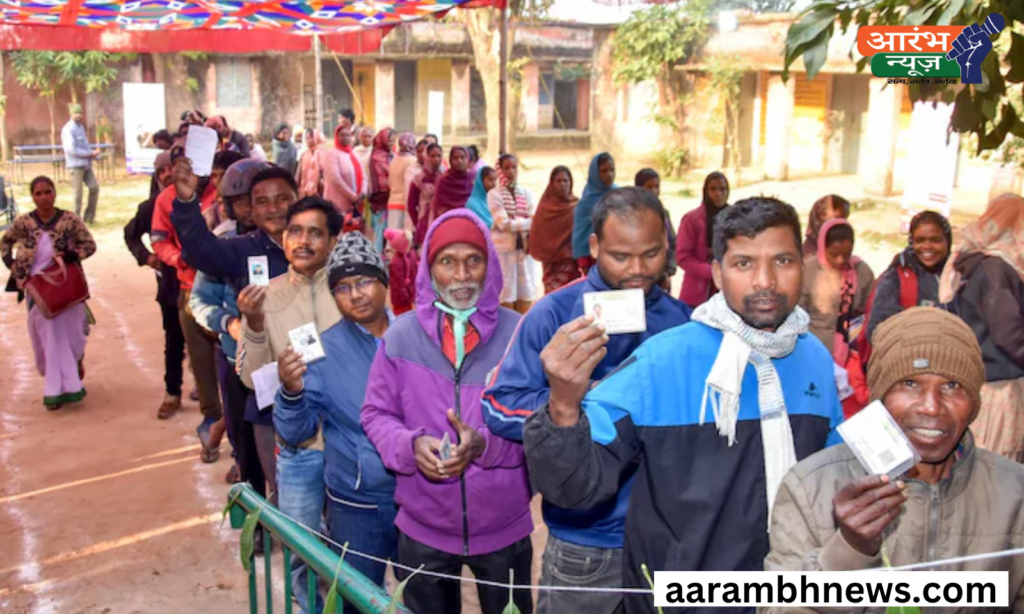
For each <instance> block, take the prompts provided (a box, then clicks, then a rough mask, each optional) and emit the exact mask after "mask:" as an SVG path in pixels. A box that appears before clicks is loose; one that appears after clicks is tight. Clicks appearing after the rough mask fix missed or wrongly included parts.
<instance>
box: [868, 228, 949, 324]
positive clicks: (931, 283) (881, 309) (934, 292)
mask: <svg viewBox="0 0 1024 614" xmlns="http://www.w3.org/2000/svg"><path fill="white" fill-rule="evenodd" d="M943 265H945V262H943ZM898 266H899V267H906V268H909V269H910V270H911V271H912V272H913V273H914V275H915V276H916V277H917V304H918V305H920V306H926V307H941V305H940V304H939V276H938V274H936V273H932V272H931V271H929V270H928V269H926V268H924V265H923V264H921V261H920V260H918V259H917V256H916V255H915V254H914V250H913V249H911V248H909V247H908V248H907V249H905V250H903V251H902V252H901V253H899V254H897V256H896V257H895V258H893V260H892V264H890V265H889V268H887V269H886V270H885V272H884V273H882V274H881V275H880V276H879V277H878V280H877V281H876V282H875V289H874V299H873V300H872V303H871V315H870V316H869V318H870V319H869V320H868V322H867V330H866V331H865V332H866V333H867V335H868V337H867V338H868V339H870V338H871V335H872V334H874V332H875V328H876V327H877V326H878V325H879V324H881V323H882V322H885V321H886V320H888V319H889V318H891V317H893V316H894V315H896V314H897V313H900V312H901V311H903V305H901V304H900V278H899V273H898V271H897V270H896V267H898ZM939 270H940V271H941V270H942V267H939Z"/></svg>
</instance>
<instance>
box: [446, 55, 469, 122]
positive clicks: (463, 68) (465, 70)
mask: <svg viewBox="0 0 1024 614" xmlns="http://www.w3.org/2000/svg"><path fill="white" fill-rule="evenodd" d="M470 74H471V71H470V68H469V62H467V61H464V60H452V93H451V96H450V98H451V109H452V118H451V125H452V134H457V135H458V134H465V133H467V132H469V123H470V115H469V109H470V105H471V103H472V96H471V95H470Z"/></svg>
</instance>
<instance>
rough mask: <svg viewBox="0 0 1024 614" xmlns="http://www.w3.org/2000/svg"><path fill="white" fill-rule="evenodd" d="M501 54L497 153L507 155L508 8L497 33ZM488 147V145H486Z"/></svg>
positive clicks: (502, 12)
mask: <svg viewBox="0 0 1024 614" xmlns="http://www.w3.org/2000/svg"><path fill="white" fill-rule="evenodd" d="M499 37H500V39H501V40H500V44H501V52H500V58H501V59H500V60H499V62H501V66H500V67H499V70H500V76H499V77H498V88H499V94H498V123H499V128H498V151H499V152H501V153H507V151H506V148H507V147H508V7H502V9H501V29H500V31H499ZM488 147H490V143H488Z"/></svg>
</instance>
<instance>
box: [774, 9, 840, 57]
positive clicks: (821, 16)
mask: <svg viewBox="0 0 1024 614" xmlns="http://www.w3.org/2000/svg"><path fill="white" fill-rule="evenodd" d="M835 20H836V12H835V11H831V12H814V13H809V14H808V15H807V16H806V17H804V18H803V19H801V20H800V21H799V22H797V23H795V24H793V25H792V26H790V27H789V32H787V33H786V47H789V48H791V49H792V48H796V47H799V46H800V45H803V44H805V43H809V42H811V41H812V40H814V38H816V37H817V36H818V35H819V34H821V33H822V32H824V31H825V28H827V27H829V26H830V25H832V24H833V23H835Z"/></svg>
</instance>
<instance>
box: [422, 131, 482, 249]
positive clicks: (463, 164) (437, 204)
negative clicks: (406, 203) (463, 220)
mask: <svg viewBox="0 0 1024 614" xmlns="http://www.w3.org/2000/svg"><path fill="white" fill-rule="evenodd" d="M448 156H449V157H448V162H449V163H450V165H451V168H449V169H448V171H447V172H446V173H445V174H444V175H441V178H440V179H438V180H437V184H436V185H435V187H434V198H433V199H432V200H431V201H430V207H429V210H428V211H420V218H419V220H417V224H416V237H417V238H418V239H419V240H420V243H419V244H420V245H422V241H423V238H424V237H426V236H427V229H428V228H430V225H431V224H433V223H434V220H436V219H437V218H439V217H441V216H442V215H444V214H445V213H448V212H449V211H451V210H452V209H461V208H462V207H465V206H466V201H468V200H469V196H470V194H472V193H473V180H474V179H475V176H474V175H473V173H470V172H469V152H468V151H467V150H466V148H465V147H459V146H456V147H452V149H451V152H450V153H449V154H448Z"/></svg>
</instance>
